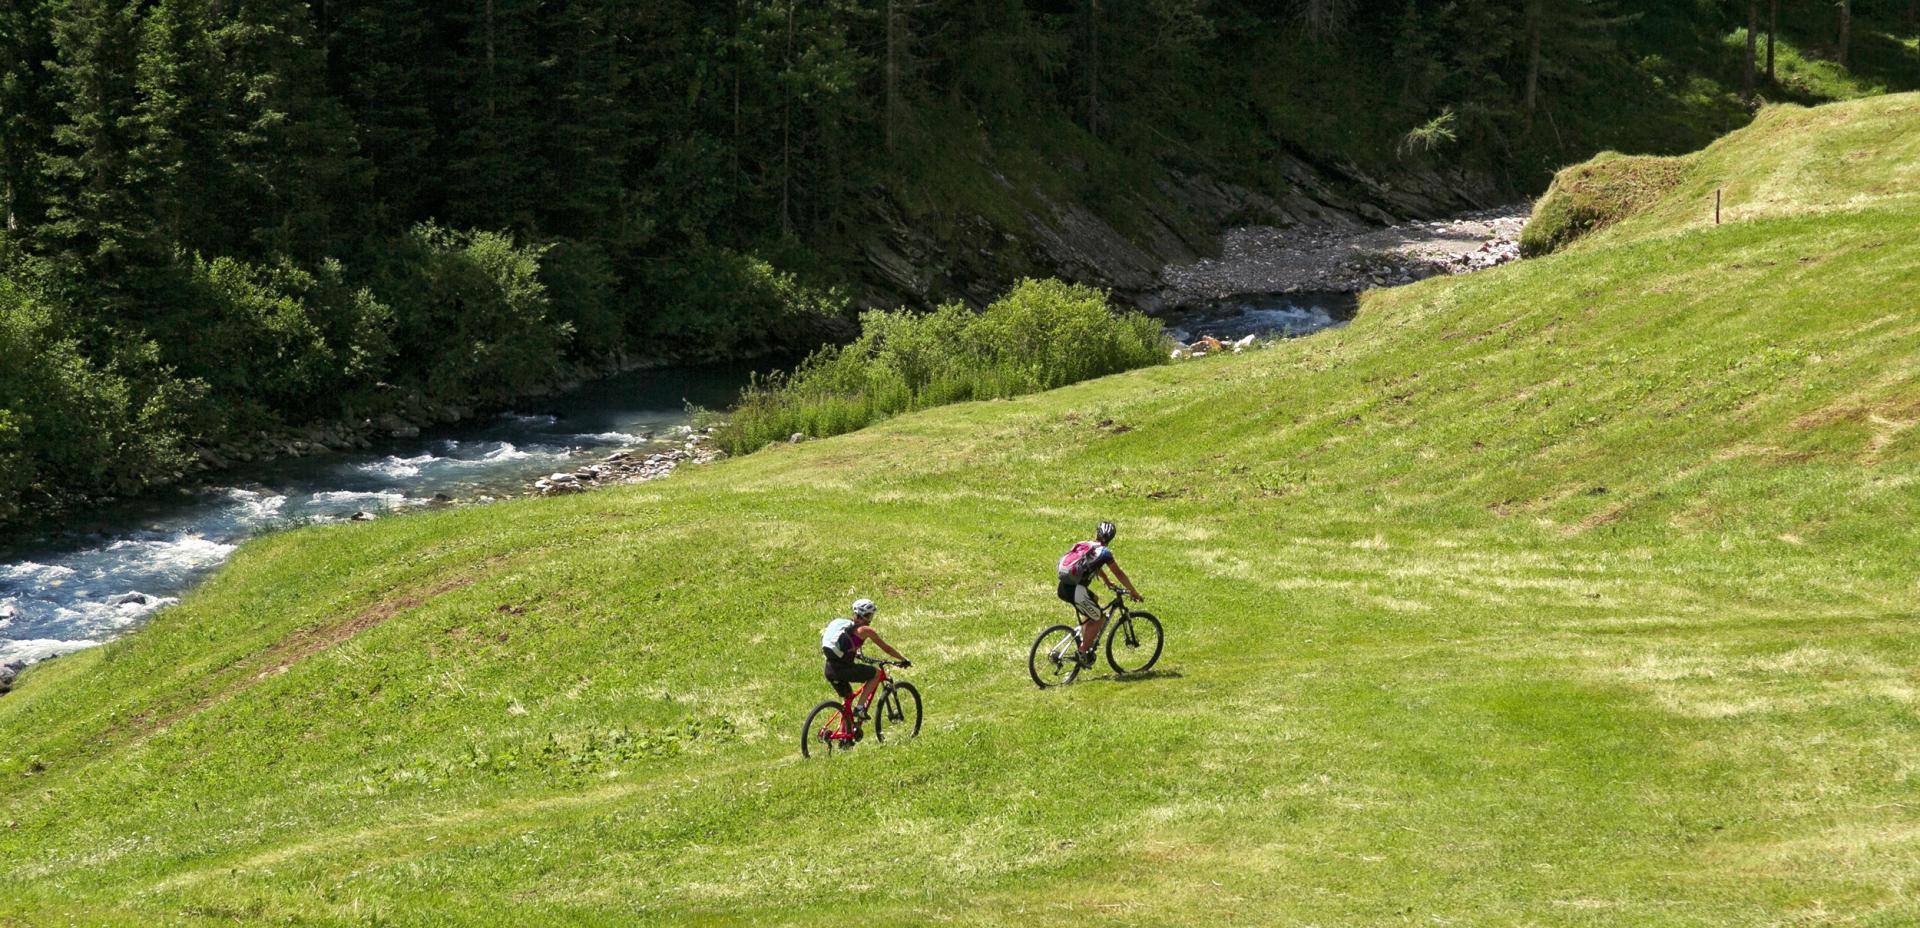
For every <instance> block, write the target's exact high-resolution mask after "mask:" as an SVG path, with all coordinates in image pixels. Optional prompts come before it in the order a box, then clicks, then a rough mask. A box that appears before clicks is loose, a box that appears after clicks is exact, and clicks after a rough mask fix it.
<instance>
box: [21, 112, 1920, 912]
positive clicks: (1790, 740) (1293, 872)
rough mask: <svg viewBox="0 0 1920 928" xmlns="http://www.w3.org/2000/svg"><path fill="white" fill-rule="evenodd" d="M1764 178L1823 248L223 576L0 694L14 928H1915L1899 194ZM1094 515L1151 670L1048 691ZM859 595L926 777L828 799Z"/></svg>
mask: <svg viewBox="0 0 1920 928" xmlns="http://www.w3.org/2000/svg"><path fill="white" fill-rule="evenodd" d="M1917 107H1920V101H1917V100H1916V98H1915V97H1913V96H1911V95H1908V96H1902V97H1889V98H1885V99H1882V100H1875V101H1865V102H1858V103H1850V104H1845V105H1843V106H1841V107H1834V108H1826V109H1822V110H1816V111H1811V112H1812V113H1815V114H1819V118H1820V119H1822V120H1826V119H1828V118H1829V117H1834V116H1839V117H1844V118H1841V119H1839V120H1838V121H1837V122H1833V123H1831V124H1829V123H1822V125H1823V126H1825V128H1824V129H1822V130H1821V131H1819V132H1808V133H1804V134H1803V135H1802V137H1803V138H1804V140H1805V142H1806V143H1807V145H1809V146H1830V145H1836V144H1839V143H1838V142H1837V141H1836V139H1839V138H1842V137H1849V138H1852V139H1854V143H1853V144H1854V147H1851V148H1849V147H1846V146H1845V145H1841V147H1840V148H1839V149H1837V155H1836V154H1834V153H1833V152H1827V153H1826V154H1823V155H1822V157H1829V156H1837V157H1841V158H1843V159H1845V158H1851V159H1852V163H1854V164H1855V165H1856V166H1859V165H1874V164H1883V163H1885V164H1891V163H1893V160H1894V159H1891V155H1889V159H1890V160H1888V161H1885V162H1883V161H1879V160H1876V159H1878V158H1880V157H1881V155H1882V154H1887V153H1897V152H1900V151H1910V150H1911V148H1910V146H1911V145H1913V144H1915V143H1914V139H1915V138H1916V134H1920V115H1916V114H1917V113H1920V109H1917ZM1793 115H1794V114H1793V113H1791V112H1783V113H1781V114H1780V117H1781V118H1786V117H1789V116H1793ZM1767 125H1769V123H1768V122H1767V120H1763V121H1762V125H1761V126H1760V127H1759V129H1760V130H1761V131H1757V132H1754V133H1753V134H1752V135H1751V138H1752V140H1753V142H1754V149H1753V151H1752V152H1751V157H1749V158H1747V159H1745V161H1744V162H1742V161H1741V159H1738V158H1734V157H1732V156H1733V155H1734V154H1736V153H1737V151H1738V146H1739V145H1740V144H1741V138H1740V137H1736V138H1734V139H1732V140H1729V141H1728V142H1725V143H1722V146H1720V147H1719V149H1718V150H1719V151H1720V152H1721V153H1722V154H1724V155H1727V156H1728V159H1727V163H1728V164H1741V163H1744V164H1745V165H1747V166H1748V169H1749V170H1765V171H1770V172H1771V174H1770V175H1769V176H1775V177H1784V176H1787V175H1789V174H1793V175H1794V176H1796V177H1799V178H1802V179H1801V180H1796V181H1793V185H1794V186H1796V187H1797V189H1798V191H1799V192H1798V193H1795V192H1794V191H1793V190H1792V189H1789V188H1788V187H1787V186H1780V185H1775V186H1767V187H1762V186H1759V185H1755V186H1750V187H1743V186H1740V185H1738V184H1735V183H1731V182H1729V183H1728V184H1727V187H1728V189H1729V190H1730V191H1734V192H1735V194H1734V196H1733V198H1732V199H1731V201H1730V202H1732V203H1734V204H1736V206H1737V204H1738V203H1740V202H1745V201H1741V200H1740V199H1739V194H1738V193H1737V191H1741V190H1748V189H1751V190H1756V191H1759V190H1762V189H1764V190H1767V191H1773V192H1772V193H1769V194H1767V196H1773V197H1777V198H1779V199H1778V201H1779V202H1782V203H1785V202H1787V198H1789V197H1796V196H1797V197H1800V198H1801V199H1802V202H1805V203H1807V204H1810V205H1808V206H1806V208H1782V209H1768V210H1755V211H1754V214H1753V215H1751V216H1748V215H1745V214H1743V213H1742V212H1740V211H1739V209H1737V208H1736V209H1735V210H1734V211H1733V213H1732V215H1733V217H1734V218H1735V219H1736V220H1737V221H1732V222H1729V223H1727V224H1725V225H1721V226H1718V227H1714V226H1712V225H1711V220H1710V218H1709V219H1708V221H1707V222H1706V223H1704V224H1703V223H1701V222H1699V221H1698V218H1699V214H1698V213H1697V212H1689V211H1688V210H1687V209H1684V208H1682V206H1681V205H1675V204H1674V203H1672V202H1670V201H1667V200H1663V201H1661V203H1660V204H1656V206H1655V207H1654V210H1653V212H1650V213H1649V214H1647V217H1643V218H1641V219H1635V220H1629V221H1627V222H1623V223H1620V224H1619V225H1616V226H1614V227H1612V228H1611V229H1609V230H1608V231H1606V232H1604V233H1602V234H1600V235H1598V236H1595V237H1594V238H1592V239H1590V240H1588V241H1585V242H1582V243H1580V244H1579V245H1577V246H1576V247H1573V248H1571V249H1569V250H1567V251H1565V252H1563V253H1561V254H1557V255H1554V256H1552V257H1548V258H1543V259H1539V260H1536V261H1528V262H1523V263H1520V264H1516V265H1510V266H1507V267H1504V268H1500V269H1497V270H1495V271H1490V272H1486V273H1482V274H1477V275H1473V276H1471V277H1467V278H1459V279H1453V280H1439V281H1428V282H1426V283H1422V284H1419V285H1415V286H1412V287H1406V288H1401V289H1397V290H1393V291H1387V292H1380V293H1376V294H1374V295H1372V296H1371V297H1369V298H1368V299H1367V300H1366V301H1365V302H1364V304H1363V306H1362V309H1361V312H1360V315H1359V317H1358V318H1357V319H1356V321H1355V322H1354V323H1353V324H1352V325H1351V326H1350V327H1348V328H1346V329H1343V330H1338V331H1333V332H1328V333H1324V334H1321V335H1316V336H1314V337H1311V338H1308V339H1304V340H1300V341H1297V342H1293V343H1289V344H1285V345H1282V346H1280V347H1276V348H1272V349H1269V350H1264V351H1259V352H1254V353H1251V354H1248V355H1242V356H1234V357H1224V358H1210V359H1206V360H1204V361H1199V362H1189V363H1181V364H1177V365H1171V366H1163V367H1156V368H1150V369H1146V370H1142V371H1136V372H1133V373H1130V374H1124V375H1118V376H1114V377H1109V378H1104V379H1101V380H1096V381H1091V382H1087V383H1083V384H1079V385H1076V386H1072V387H1068V388H1065V389H1061V390H1056V391H1052V392H1049V393H1044V394H1037V395H1033V396H1029V397H1026V398H1022V399H1019V400H1013V401H999V402H989V403H975V404H965V405H959V406H951V407H946V408H942V409H937V410H933V411H930V412H925V413H920V414H915V415H912V416H907V417H903V418H900V419H896V420H893V421H890V422H887V423H885V424H882V425H880V426H877V427H875V428H872V429H868V430H865V431H862V432H858V433H854V434H850V435H846V436H842V437H840V438H835V439H831V440H826V441H819V442H812V443H808V444H804V445H799V446H790V447H789V446H780V447H776V448H775V449H773V450H770V451H767V452H763V453H759V454H754V455H751V456H748V457H744V458H736V459H734V460H731V461H728V462H725V463H723V464H720V465H715V466H711V467H707V468H701V469H694V470H686V471H682V472H681V473H679V474H676V475H675V476H674V477H673V478H672V479H670V480H667V481H663V482H660V483H655V484H648V485H644V486H639V487H632V488H625V489H620V490H613V491H606V492H596V493H591V494H585V495H580V496H574V497H568V498H560V499H551V500H529V501H522V502H516V503H508V504H501V505H497V506H489V507H485V508H477V509H469V510H462V511H449V512H442V513H434V514H424V515H414V516H408V517H405V518H396V519H392V520H388V521H382V522H377V523H372V524H364V525H339V526H330V527H318V528H309V529H303V530H300V531H296V532H291V533H287V534H283V535H278V536H274V537H271V538H267V539H264V540H262V541H259V542H255V543H252V544H250V545H248V546H247V547H246V548H245V549H244V550H243V551H241V552H240V554H239V555H238V556H237V557H236V558H235V560H234V562H233V564H232V566H231V567H229V568H228V569H227V570H226V571H224V572H223V573H222V574H221V575H220V576H219V577H217V578H216V579H215V580H214V581H213V582H211V583H210V584H208V585H207V586H206V587H205V588H203V589H202V590H201V591H200V592H198V593H196V594H195V595H193V596H192V597H190V598H189V599H188V600H187V601H186V602H185V603H183V604H182V605H180V606H179V607H177V608H175V609H172V610H169V611H168V612H166V613H164V614H162V615H161V616H160V617H159V618H158V619H157V620H156V621H155V622H154V624H153V625H152V626H151V627H149V628H148V629H146V630H145V631H142V632H140V633H139V634H137V635H134V636H132V637H130V638H127V639H125V640H122V641H120V642H117V643H114V644H112V645H110V646H107V647H104V648H100V649H96V650H94V651H90V652H85V653H82V654H79V655H76V656H73V657H68V658H63V659H60V660H57V661H53V662H50V663H48V664H45V665H42V666H40V667H38V668H35V669H34V670H32V671H31V672H29V673H27V674H26V675H25V676H24V678H23V679H22V681H21V684H20V687H19V689H17V690H16V691H15V692H14V693H13V694H12V695H10V696H7V697H5V698H3V699H0V745H4V749H3V750H0V820H3V821H0V825H3V827H0V925H15V924H19V925H43V924H44V925H55V924H58V925H66V924H109V925H152V924H181V925H224V924H267V923H272V924H316V925H467V924H474V925H492V924H500V925H527V924H539V925H548V924H560V925H636V924H662V925H665V924H672V925H687V924H713V925H732V924H797V925H814V924H820V925H824V924H844V923H848V922H861V923H868V924H887V925H894V924H929V925H945V924H951V925H1013V924H1020V925H1028V924H1046V923H1060V924H1090V925H1195V924H1209V925H1211V924H1219V925H1328V926H1331V925H1405V926H1413V925H1421V926H1427V925H1450V924H1451V925H1555V926H1558V925H1567V926H1584V925H1634V926H1728V925H1754V926H1759V925H1786V924H1793V925H1828V924H1831V925H1842V924H1844V925H1849V926H1863V925H1864V926H1896V925H1910V924H1913V923H1915V922H1916V921H1920V901H1916V899H1920V893H1916V892H1915V887H1916V884H1917V883H1920V800H1917V799H1916V798H1915V797H1916V796H1920V767H1916V761H1915V758H1920V644H1917V642H1920V634H1917V633H1916V620H1920V570H1917V569H1916V568H1920V555H1917V554H1916V552H1920V529H1917V528H1916V517H1917V516H1920V428H1916V423H1920V307H1916V305H1915V301H1916V294H1920V202H1917V200H1920V197H1917V195H1920V191H1916V190H1915V189H1914V184H1913V181H1912V179H1911V176H1910V175H1900V174H1897V173H1891V169H1889V171H1885V172H1881V173H1879V174H1875V173H1873V172H1871V171H1868V170H1866V169H1864V168H1862V169H1861V170H1857V171H1843V170H1818V171H1814V170H1805V169H1800V168H1794V167H1792V164H1793V163H1795V159H1800V160H1801V161H1804V160H1805V159H1806V157H1808V154H1809V151H1811V149H1808V148H1795V147H1794V146H1793V145H1791V144H1787V143H1786V142H1785V141H1783V140H1781V139H1778V138H1776V137H1774V136H1772V135H1767V134H1765V131H1764V130H1765V129H1766V127H1767ZM1849 133H1851V135H1849ZM1762 143H1764V144H1762ZM1902 145H1905V146H1909V148H1906V149H1902V148H1900V147H1899V146H1902ZM1821 151H1823V152H1826V149H1825V148H1822V149H1821ZM1858 152H1867V153H1868V154H1864V155H1859V156H1858V157H1856V156H1855V154H1856V153H1858ZM1768 159H1777V160H1768ZM1796 172H1797V173H1796ZM1890 178H1895V179H1890ZM1698 180H1699V178H1691V179H1690V180H1689V181H1688V182H1685V183H1683V184H1682V185H1681V187H1680V188H1677V193H1676V195H1679V194H1680V193H1684V192H1686V191H1688V190H1691V189H1692V188H1690V187H1688V186H1687V184H1688V183H1691V182H1694V181H1698ZM1848 185H1851V188H1849V187H1848ZM1887 185H1895V189H1890V190H1880V189H1879V188H1880V187H1885V186H1887ZM1848 189H1852V190H1853V191H1855V192H1854V193H1851V194H1850V193H1848V192H1847V190H1848ZM1755 196H1756V197H1758V196H1760V194H1758V193H1756V194H1755ZM1756 202H1757V201H1756ZM1768 202H1774V201H1772V200H1769V201H1768ZM1663 210H1664V211H1665V212H1663ZM1660 216H1669V217H1671V218H1669V219H1668V220H1666V221H1665V222H1664V223H1658V224H1657V223H1656V221H1657V220H1658V217H1660ZM1709 217H1710V214H1709ZM1636 229H1637V230H1638V231H1637V232H1635V231H1634V230H1636ZM1102 516H1106V517H1110V518H1114V519H1115V520H1117V521H1118V522H1119V524H1120V527H1121V536H1120V539H1119V541H1118V543H1117V545H1116V550H1117V551H1118V552H1119V553H1120V556H1121V559H1122V563H1123V564H1124V565H1125V567H1126V568H1127V570H1128V571H1129V572H1130V573H1131V574H1133V576H1134V577H1135V578H1136V580H1137V581H1138V582H1139V583H1140V585H1141V588H1142V590H1143V591H1144V592H1145V593H1146V594H1147V596H1148V604H1147V605H1148V607H1149V608H1151V609H1153V610H1154V611H1155V612H1156V613H1158V614H1159V615H1160V617H1161V618H1162V620H1163V621H1164V622H1165V623H1166V625H1167V629H1168V635H1169V639H1168V646H1167V652H1166V655H1165V657H1163V658H1162V660H1161V663H1160V666H1159V668H1158V672H1157V673H1154V674H1151V675H1147V676H1144V677H1142V678H1139V679H1134V680H1120V679H1115V678H1113V677H1111V676H1109V675H1108V674H1106V673H1105V671H1104V669H1102V670H1100V671H1099V672H1096V673H1094V674H1092V675H1091V676H1090V677H1083V679H1082V682H1080V683H1079V684H1077V685H1075V686H1073V687H1071V688H1069V689H1065V690H1059V691H1047V692H1041V691H1038V690H1036V689H1034V687H1033V686H1032V685H1031V683H1029V682H1028V681H1027V679H1026V676H1025V671H1024V668H1023V665H1022V661H1023V657H1024V653H1025V646H1026V644H1027V642H1028V640H1029V639H1030V637H1031V636H1032V634H1033V633H1034V632H1035V631H1036V630H1037V629H1038V628H1039V627H1040V626H1041V625H1043V624H1047V623H1050V622H1052V621H1055V620H1058V619H1060V618H1061V617H1062V616H1063V615H1064V609H1065V607H1063V606H1062V605H1060V604H1059V603H1058V602H1057V601H1055V600H1054V599H1053V598H1052V578H1051V563H1052V560H1053V558H1054V557H1055V556H1057V555H1058V553H1059V551H1060V550H1061V549H1064V547H1065V546H1066V545H1067V544H1068V543H1069V542H1070V541H1072V540H1073V539H1074V538H1076V537H1078V536H1080V535H1083V534H1084V533H1085V532H1086V531H1087V530H1088V528H1089V527H1090V526H1091V525H1092V523H1093V522H1094V521H1095V520H1096V519H1097V518H1100V517H1102ZM856 595H870V596H873V597H875V598H876V599H878V600H879V602H880V604H881V610H882V611H881V616H880V623H879V627H880V628H881V629H882V630H883V631H884V632H885V633H886V634H887V636H888V637H889V639H890V640H892V641H893V642H895V643H896V644H898V645H899V646H900V647H901V649H902V650H903V651H904V652H905V653H906V654H907V655H908V656H909V657H911V658H913V659H914V661H915V664H916V666H915V667H914V668H913V669H912V670H911V671H908V672H907V676H908V677H909V678H910V679H912V680H913V681H914V682H915V683H916V684H918V685H919V686H920V687H921V689H922V691H923V693H924V694H925V696H926V707H927V713H928V718H927V726H926V729H925V731H924V733H923V735H922V736H921V737H920V738H919V739H918V740H917V741H914V742H912V743H908V744H899V745H893V744H889V745H884V746H876V747H873V748H872V749H869V748H867V747H862V748H861V749H859V750H858V751H856V752H854V753H853V754H852V755H850V756H847V757H844V758H836V759H835V760H834V761H832V762H831V763H818V762H816V763H802V762H801V761H800V759H799V755H798V750H797V740H798V735H799V732H798V730H797V729H798V726H799V720H800V718H801V715H802V713H803V712H804V711H805V710H806V709H807V708H808V707H809V706H811V705H812V704H813V703H814V702H816V701H818V700H819V699H821V698H823V696H824V694H825V693H826V692H827V688H826V686H825V684H824V683H823V682H822V681H821V679H820V676H819V659H818V657H817V651H816V650H815V648H816V642H817V632H818V629H819V627H820V626H821V625H822V624H824V622H825V621H826V620H827V619H828V618H829V617H831V616H832V615H833V614H834V613H835V611H837V610H839V609H843V608H844V607H845V605H846V602H847V601H848V600H850V599H852V598H853V597H854V596H856Z"/></svg>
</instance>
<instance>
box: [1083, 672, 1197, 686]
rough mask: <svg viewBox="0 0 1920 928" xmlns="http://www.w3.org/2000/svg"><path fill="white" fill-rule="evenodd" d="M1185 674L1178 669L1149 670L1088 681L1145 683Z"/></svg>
mask: <svg viewBox="0 0 1920 928" xmlns="http://www.w3.org/2000/svg"><path fill="white" fill-rule="evenodd" d="M1183 676H1185V674H1182V673H1181V672H1180V671H1178V670H1148V671H1145V672H1143V673H1116V674H1108V675H1106V676H1104V677H1096V678H1094V679H1092V680H1088V681H1086V682H1088V683H1145V682H1147V681H1148V680H1178V679H1181V678H1182V677H1183Z"/></svg>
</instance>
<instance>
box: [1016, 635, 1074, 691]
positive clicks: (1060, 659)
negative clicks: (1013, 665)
mask: <svg viewBox="0 0 1920 928" xmlns="http://www.w3.org/2000/svg"><path fill="white" fill-rule="evenodd" d="M1079 652H1080V636H1079V635H1077V634H1075V633H1074V631H1073V626H1071V625H1055V626H1053V627H1051V628H1048V629H1046V630H1045V631H1042V632H1041V633H1040V636H1039V637H1037V638H1035V639H1033V647H1032V648H1031V649H1029V650H1028V651H1027V673H1028V674H1029V675H1030V676H1032V677H1033V685H1035V686H1037V687H1039V688H1041V689H1043V690H1044V689H1046V688H1047V687H1050V686H1064V685H1066V684H1068V683H1072V682H1073V678H1074V677H1077V676H1079V675H1080V661H1079Z"/></svg>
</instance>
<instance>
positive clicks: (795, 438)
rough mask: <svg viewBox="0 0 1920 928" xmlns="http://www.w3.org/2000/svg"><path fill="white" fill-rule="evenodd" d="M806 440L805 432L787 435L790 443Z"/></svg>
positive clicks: (794, 443) (795, 443)
mask: <svg viewBox="0 0 1920 928" xmlns="http://www.w3.org/2000/svg"><path fill="white" fill-rule="evenodd" d="M806 440H807V433H805V432H795V433H793V434H792V435H789V436H787V444H789V445H797V444H799V443H801V442H803V441H806Z"/></svg>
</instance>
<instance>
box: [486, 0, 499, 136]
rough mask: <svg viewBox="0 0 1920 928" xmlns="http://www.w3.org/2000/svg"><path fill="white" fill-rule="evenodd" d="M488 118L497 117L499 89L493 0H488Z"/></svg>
mask: <svg viewBox="0 0 1920 928" xmlns="http://www.w3.org/2000/svg"><path fill="white" fill-rule="evenodd" d="M486 31H487V118H488V119H494V118H496V113H495V111H494V92H495V91H496V90H498V89H499V85H498V84H497V83H496V82H495V80H494V76H493V0H487V30H486Z"/></svg>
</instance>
